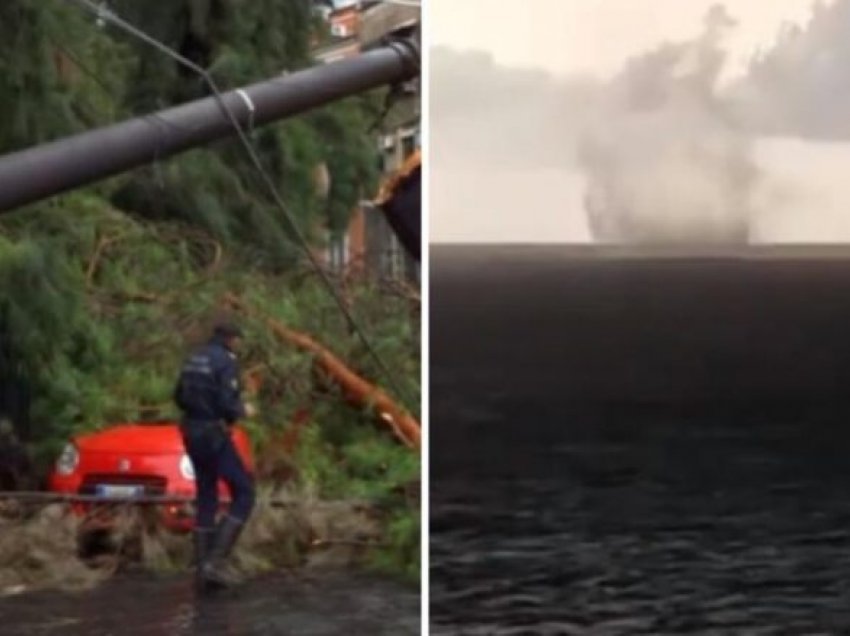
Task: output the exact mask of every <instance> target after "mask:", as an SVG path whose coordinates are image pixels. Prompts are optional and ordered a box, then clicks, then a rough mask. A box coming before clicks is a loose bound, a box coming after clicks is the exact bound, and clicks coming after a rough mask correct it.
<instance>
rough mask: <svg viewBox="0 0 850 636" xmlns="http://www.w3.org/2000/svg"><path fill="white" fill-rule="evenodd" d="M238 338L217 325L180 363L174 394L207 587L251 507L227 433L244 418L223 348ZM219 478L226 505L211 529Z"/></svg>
mask: <svg viewBox="0 0 850 636" xmlns="http://www.w3.org/2000/svg"><path fill="white" fill-rule="evenodd" d="M238 337H241V332H240V331H239V330H238V328H236V327H233V326H229V325H222V326H219V327H217V328H216V331H215V335H214V336H213V338H212V339H211V340H210V341H209V342H208V343H207V344H206V345H204V346H203V347H201V348H200V349H198V350H197V351H195V352H194V353H193V354H192V355H190V356H189V358H188V359H187V360H186V362H185V363H184V365H183V369H182V370H181V372H180V378H179V380H178V383H177V387H176V389H175V392H174V399H175V401H176V402H177V405H178V406H179V407H180V409H181V410H182V411H183V419H182V422H181V431H182V433H183V442H184V444H185V446H186V452H187V454H188V455H189V458H190V459H191V460H192V465H193V467H194V470H195V483H196V488H197V496H196V507H197V514H196V521H195V537H196V544H195V550H196V561H197V564H198V568H199V574H200V575H201V578H202V579H208V580H207V581H206V582H207V583H211V584H216V583H220V584H222V585H224V584H226V582H225V581H224V580H219V579H221V577H218V576H217V574H216V569H217V568H218V567H220V565H221V562H222V561H223V560H224V559H226V558H227V556H228V554H229V553H230V551H231V550H232V548H233V545H234V544H235V543H236V540H237V539H238V537H239V534H240V532H241V529H242V526H243V524H244V523H245V521H247V519H248V517H249V516H250V514H251V510H252V509H253V507H254V483H253V478H252V476H251V475H250V474H249V473H248V471H247V470H246V468H245V466H244V464H243V463H242V459H241V458H240V457H239V454H238V453H237V451H236V447H235V445H234V444H233V440H232V437H231V435H230V427H231V426H232V425H233V424H234V423H235V422H236V421H238V420H239V419H240V418H242V417H244V416H245V406H244V405H243V403H242V400H241V398H240V386H239V368H238V365H237V363H236V355H235V354H234V353H233V352H232V351H231V350H230V349H229V348H228V346H227V343H228V341H229V340H230V339H231V338H238ZM219 479H223V480H224V482H225V484H226V485H227V487H228V489H229V490H230V496H231V504H230V509H229V511H228V513H227V514H226V515H225V516H224V517H223V519H222V520H221V523H220V524H218V526H216V513H217V511H218V505H219V502H218V481H219ZM202 582H204V581H202Z"/></svg>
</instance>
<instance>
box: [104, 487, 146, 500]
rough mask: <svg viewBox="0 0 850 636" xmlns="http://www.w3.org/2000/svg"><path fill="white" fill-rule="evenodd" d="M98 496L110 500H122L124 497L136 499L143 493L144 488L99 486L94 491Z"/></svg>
mask: <svg viewBox="0 0 850 636" xmlns="http://www.w3.org/2000/svg"><path fill="white" fill-rule="evenodd" d="M96 492H97V494H98V496H100V497H108V498H110V499H112V498H114V499H123V498H125V497H138V496H140V495H142V494H144V492H145V488H144V486H125V485H121V486H112V485H107V484H99V485H98V486H97V490H96Z"/></svg>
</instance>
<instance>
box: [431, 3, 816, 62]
mask: <svg viewBox="0 0 850 636" xmlns="http://www.w3.org/2000/svg"><path fill="white" fill-rule="evenodd" d="M813 2H814V0H726V1H725V2H722V3H721V4H723V5H724V6H725V7H726V8H727V9H728V11H729V13H730V14H731V15H732V16H733V17H735V18H736V19H737V20H738V21H739V25H738V28H737V29H735V31H734V33H733V34H732V36H731V37H730V41H729V45H730V48H731V52H732V53H733V55H734V56H735V57H736V58H737V59H738V60H739V61H740V60H742V59H746V57H748V56H749V55H750V54H751V53H752V52H753V51H754V50H755V49H757V48H758V47H759V46H763V45H769V44H770V43H771V42H772V41H773V40H774V38H775V36H776V33H777V31H778V30H779V28H780V26H781V25H782V23H783V22H786V21H792V22H798V23H799V22H804V21H805V20H806V19H807V18H808V16H809V14H810V12H811V6H812V4H813ZM716 3H717V0H428V2H426V3H425V4H426V6H427V9H428V10H429V18H430V27H429V28H430V31H429V38H430V41H431V44H432V45H445V46H450V47H452V48H458V49H478V50H482V51H489V52H491V53H493V55H494V57H495V58H496V60H497V61H499V62H501V63H504V64H506V65H509V66H535V67H541V68H546V69H549V70H552V71H554V72H556V73H559V74H565V73H575V72H592V73H594V74H610V73H611V72H613V71H615V70H616V69H617V68H618V67H619V66H620V65H621V64H622V63H623V61H624V60H625V59H626V58H627V57H629V56H631V55H634V54H635V53H639V52H641V51H644V50H646V49H647V48H650V47H652V46H654V45H656V44H658V43H660V42H662V41H664V40H680V39H689V38H692V37H693V36H695V35H696V34H698V33H699V32H700V30H701V26H702V18H703V16H705V14H706V11H707V10H708V8H709V7H711V5H712V4H716ZM739 68H740V65H739Z"/></svg>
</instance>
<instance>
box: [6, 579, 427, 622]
mask: <svg viewBox="0 0 850 636" xmlns="http://www.w3.org/2000/svg"><path fill="white" fill-rule="evenodd" d="M0 622H1V623H2V625H0V633H2V634H3V635H4V636H17V635H21V636H23V635H27V636H35V635H38V636H51V635H54V634H55V635H57V636H59V635H61V636H110V635H113V634H114V635H117V636H134V635H137V634H138V635H142V634H144V635H145V636H157V635H160V634H161V635H162V636H190V635H202V634H203V635H205V636H206V635H210V636H216V635H218V634H227V635H234V636H243V635H244V636H251V635H255V634H256V635H261V634H270V635H271V634H274V635H276V636H280V635H286V634H298V635H299V636H337V635H351V634H370V635H371V634H374V635H376V636H378V635H381V634H387V635H392V636H405V635H408V634H419V633H420V605H419V593H418V590H417V589H416V588H415V586H405V585H402V584H398V583H396V582H392V581H388V580H385V579H381V578H375V577H373V576H369V575H364V574H360V573H347V572H311V573H306V574H302V573H299V574H277V575H273V576H268V577H264V578H257V579H255V580H253V581H251V582H250V583H248V584H246V585H245V586H244V587H243V588H241V589H239V590H238V591H237V592H227V593H221V594H217V595H216V596H215V597H212V598H208V597H204V598H200V597H198V596H197V595H196V594H195V592H194V590H193V588H192V585H191V581H190V579H189V578H188V577H187V576H185V575H184V576H174V577H167V578H154V577H152V576H151V575H147V574H144V575H142V574H139V575H132V576H130V575H128V576H124V577H120V578H117V579H114V580H112V581H110V582H108V583H106V584H104V585H102V586H101V587H99V588H97V589H95V590H93V591H88V592H83V593H78V594H67V593H57V592H43V593H32V594H23V595H20V596H14V597H8V598H4V599H0Z"/></svg>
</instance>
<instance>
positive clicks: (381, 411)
mask: <svg viewBox="0 0 850 636" xmlns="http://www.w3.org/2000/svg"><path fill="white" fill-rule="evenodd" d="M224 304H225V305H226V306H228V307H230V308H231V309H233V310H235V311H238V312H241V313H244V314H246V315H249V316H253V317H259V318H261V319H262V320H263V321H264V322H265V323H266V324H267V325H268V327H269V329H270V330H271V331H272V333H274V334H275V336H277V337H278V338H280V339H281V340H283V341H285V342H288V343H290V344H293V345H295V346H296V347H298V348H299V349H301V350H303V351H307V352H309V353H312V354H313V355H314V356H315V361H316V364H317V365H318V366H319V368H320V369H321V370H322V371H323V372H325V373H326V374H327V375H328V376H329V377H330V378H331V379H333V380H334V382H335V383H336V384H338V385H339V387H340V388H341V389H342V391H343V393H344V395H345V397H346V399H347V400H348V401H349V402H350V403H352V404H354V405H355V406H358V407H361V408H369V409H371V410H373V411H374V412H375V413H376V415H377V417H378V419H380V420H381V421H382V422H383V423H384V424H386V425H388V426H389V427H390V428H392V430H393V432H394V433H395V435H396V437H398V439H399V440H401V442H402V443H403V444H405V445H406V446H407V447H409V448H413V449H419V448H420V447H421V443H422V441H421V435H422V433H421V427H420V425H419V422H418V421H416V419H415V418H414V417H413V416H412V415H410V413H408V412H407V411H406V410H405V409H404V408H402V407H401V406H400V405H399V404H398V403H397V402H396V401H395V400H393V399H392V398H391V397H390V396H389V395H387V394H386V393H385V392H384V391H383V390H382V389H380V388H379V387H377V386H375V385H374V384H372V383H371V382H368V381H367V380H365V379H363V378H362V377H360V376H359V375H358V374H357V373H355V372H354V371H352V370H351V369H350V368H349V367H348V366H347V365H346V364H345V363H344V362H343V361H342V360H340V359H339V358H338V357H337V356H335V355H334V354H333V353H332V352H331V351H329V350H328V349H327V348H326V347H324V346H323V345H321V344H320V343H318V342H316V340H314V339H313V338H312V337H311V336H309V335H308V334H306V333H304V332H302V331H297V330H295V329H292V328H290V327H288V326H287V325H285V324H284V323H282V322H281V321H280V320H277V319H275V318H272V317H270V316H260V315H259V312H258V311H257V310H256V309H253V308H252V307H249V306H248V304H247V303H246V302H245V301H244V300H242V299H241V298H239V297H238V296H236V295H235V294H232V293H227V294H225V296H224Z"/></svg>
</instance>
